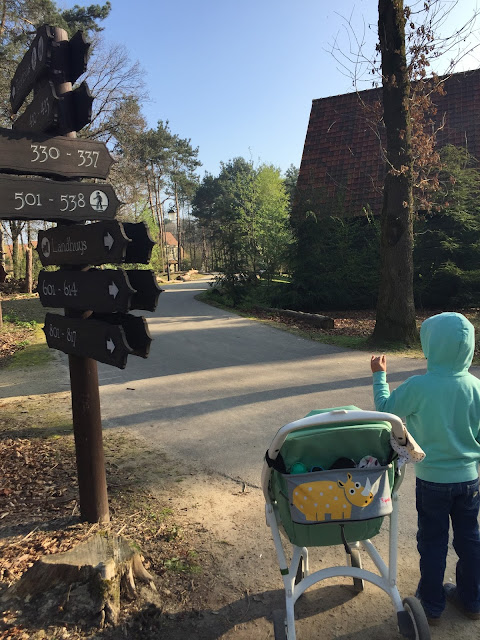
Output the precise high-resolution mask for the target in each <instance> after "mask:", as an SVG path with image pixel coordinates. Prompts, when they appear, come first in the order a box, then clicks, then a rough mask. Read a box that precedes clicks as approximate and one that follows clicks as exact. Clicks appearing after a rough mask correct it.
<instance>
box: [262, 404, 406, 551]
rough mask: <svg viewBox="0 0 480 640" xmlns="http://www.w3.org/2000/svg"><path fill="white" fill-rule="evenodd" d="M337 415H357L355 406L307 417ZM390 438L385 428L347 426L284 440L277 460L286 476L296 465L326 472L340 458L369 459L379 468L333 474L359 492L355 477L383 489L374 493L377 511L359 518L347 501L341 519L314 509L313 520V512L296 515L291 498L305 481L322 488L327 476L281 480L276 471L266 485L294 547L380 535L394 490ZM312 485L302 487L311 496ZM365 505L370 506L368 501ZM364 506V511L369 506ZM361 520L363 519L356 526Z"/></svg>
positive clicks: (379, 425)
mask: <svg viewBox="0 0 480 640" xmlns="http://www.w3.org/2000/svg"><path fill="white" fill-rule="evenodd" d="M338 409H347V410H358V408H357V407H355V406H348V407H337V408H336V409H325V410H322V411H312V412H310V413H309V414H308V415H309V416H310V415H314V414H318V413H325V412H327V411H335V410H338ZM390 433H391V425H390V423H388V422H374V423H371V424H355V423H351V422H348V421H346V422H342V423H340V424H333V425H321V426H315V427H308V428H305V429H301V430H299V431H295V432H292V433H290V434H288V436H287V437H286V439H285V442H284V443H283V445H282V447H281V450H280V455H281V458H282V459H283V462H284V464H285V467H286V469H287V470H290V469H291V468H292V467H293V465H295V464H296V463H302V464H303V465H304V466H305V467H306V468H307V469H312V468H317V467H320V468H322V469H330V467H331V466H332V465H334V463H335V462H336V461H337V460H338V459H340V458H348V459H351V460H352V461H354V462H356V463H358V462H359V461H360V460H361V459H362V458H363V457H364V456H367V455H370V456H373V457H375V458H377V460H378V461H379V463H380V465H381V466H382V467H383V468H377V469H375V470H372V469H350V468H349V469H343V470H340V469H336V470H335V473H334V475H335V477H337V478H342V479H343V478H344V477H345V481H346V482H350V479H349V477H348V476H349V474H350V476H354V477H356V478H357V479H356V481H355V482H356V483H357V484H360V485H361V489H362V490H363V489H364V487H365V484H363V485H362V482H361V479H360V477H359V475H358V474H360V475H364V476H365V475H367V476H368V477H371V480H370V482H371V484H374V482H376V481H377V480H378V485H381V486H379V487H377V489H378V500H375V504H376V507H375V509H373V510H372V509H371V510H370V512H368V511H367V512H366V513H363V514H362V513H361V511H362V509H361V508H357V509H355V506H354V507H352V509H350V508H349V504H347V503H346V502H345V500H346V499H345V496H343V502H342V505H341V506H342V507H343V505H344V504H345V509H344V512H343V513H342V514H340V513H339V512H338V513H336V512H333V513H332V510H331V509H330V513H328V514H325V512H321V511H320V510H319V508H318V506H317V507H315V508H314V507H313V503H312V505H311V506H310V511H311V515H312V514H313V511H315V517H313V518H311V519H308V518H306V517H305V516H302V514H300V509H299V508H298V507H299V505H300V502H299V497H298V496H296V497H295V495H294V491H295V486H299V485H304V484H305V482H303V481H304V480H305V479H307V480H308V477H310V479H311V481H312V482H322V481H323V480H322V474H325V473H326V472H321V471H320V472H314V473H312V474H300V475H297V474H290V475H289V474H282V473H280V472H279V471H277V470H276V469H274V470H273V471H272V476H271V482H270V491H271V496H272V499H273V500H274V501H275V502H276V503H277V508H278V511H279V515H280V520H281V524H282V527H283V529H284V531H285V533H286V535H287V537H288V538H289V540H290V542H291V543H292V544H295V545H297V546H300V547H304V546H305V547H314V546H329V545H336V544H342V542H343V539H342V529H343V534H344V537H345V539H346V541H347V542H356V541H357V540H366V539H369V538H372V537H374V536H375V535H377V534H378V533H379V531H380V529H381V526H382V522H383V518H384V516H385V515H387V514H388V513H390V512H391V500H389V498H390V497H391V491H392V488H393V485H394V474H395V464H394V463H393V464H389V463H390V462H391V457H392V449H391V446H390ZM329 473H331V472H329ZM382 476H383V480H382ZM325 477H327V476H325ZM332 477H333V476H332ZM352 480H353V478H352ZM312 482H310V484H306V486H305V487H304V490H305V491H306V492H308V491H309V487H312V490H314V487H313V485H312ZM340 482H343V480H340ZM355 482H354V484H355ZM328 486H332V490H331V491H335V488H334V485H332V484H330V485H328ZM328 486H327V489H328ZM337 486H338V485H337ZM354 488H355V487H350V486H348V488H347V490H348V489H350V490H352V491H353V490H354ZM357 489H358V488H357ZM320 492H322V493H323V491H322V487H321V486H318V487H317V493H319V494H320ZM360 493H361V492H360ZM305 497H306V500H305ZM337 497H338V498H340V493H338V496H337ZM308 498H309V495H308V493H305V495H302V496H301V499H302V500H305V503H307V502H309V501H308ZM365 500H368V496H367V497H366V498H365ZM317 502H318V501H317ZM357 502H358V500H357ZM371 502H372V501H371ZM357 506H358V505H357ZM364 506H365V507H368V506H369V505H364ZM359 514H360V516H359V517H360V518H362V519H358V520H356V519H355V520H354V518H357V517H358V515H359ZM318 515H320V517H319V518H317V517H316V516H318ZM292 516H293V517H292ZM337 516H338V517H337ZM345 516H346V517H345ZM352 516H353V517H352ZM363 518H364V519H363Z"/></svg>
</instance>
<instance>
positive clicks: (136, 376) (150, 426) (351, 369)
mask: <svg viewBox="0 0 480 640" xmlns="http://www.w3.org/2000/svg"><path fill="white" fill-rule="evenodd" d="M207 286H208V285H207V282H205V281H195V282H189V283H178V284H173V285H169V286H167V287H165V288H166V291H165V292H164V293H162V294H161V296H160V301H159V304H158V308H157V311H156V312H155V313H154V314H150V315H149V316H148V325H149V329H150V332H151V334H152V337H153V338H154V340H153V343H152V348H151V352H150V355H149V357H148V359H147V360H143V359H140V358H135V357H132V356H130V357H129V360H128V364H127V367H126V369H125V370H123V371H121V370H118V369H114V368H112V367H107V366H103V365H100V367H99V379H100V383H101V401H102V416H103V424H104V427H105V428H111V427H118V426H121V427H127V428H131V429H132V430H134V431H137V432H139V433H140V434H141V435H142V436H144V437H146V438H147V439H148V440H149V441H151V442H152V443H154V444H155V445H156V446H158V447H161V448H162V449H165V451H166V452H167V453H168V454H169V455H173V456H174V457H175V458H177V459H178V460H179V461H180V464H181V461H182V460H185V463H186V465H188V466H193V467H194V468H199V469H202V470H207V471H215V472H218V473H220V474H222V475H224V476H227V477H230V478H233V479H238V480H241V481H243V482H245V483H247V484H249V485H253V486H259V485H260V477H259V476H260V470H261V465H262V457H263V454H264V452H265V450H266V449H267V447H268V446H269V444H270V442H271V440H272V438H273V436H274V434H275V432H276V431H277V430H278V429H279V428H280V427H281V426H282V425H283V424H286V423H287V422H290V421H292V420H296V419H298V418H301V417H303V416H304V415H306V414H307V413H308V412H309V411H311V410H312V409H320V408H330V407H338V406H346V405H356V406H358V407H360V408H361V409H373V399H372V392H371V373H370V364H369V359H370V355H369V354H367V353H365V352H358V351H349V350H345V349H339V348H336V347H333V346H329V345H323V344H319V343H315V342H312V341H309V340H306V339H303V338H299V337H296V336H294V335H291V334H289V333H287V332H284V331H281V330H278V329H274V328H271V327H269V326H266V325H264V324H262V323H260V322H255V321H250V320H247V319H244V318H241V317H239V316H237V315H234V314H232V313H228V312H226V311H223V310H220V309H217V308H215V307H211V306H209V305H206V304H204V303H202V302H199V301H197V300H195V299H194V296H195V295H196V294H197V293H199V291H201V290H202V289H204V288H206V287H207ZM423 367H424V363H423V362H421V361H417V360H413V359H407V358H393V359H391V360H390V362H389V371H390V373H389V381H390V382H391V383H393V384H394V385H396V384H398V383H400V382H401V381H402V380H404V379H405V378H406V377H407V376H409V375H412V374H414V373H418V372H420V371H422V370H423Z"/></svg>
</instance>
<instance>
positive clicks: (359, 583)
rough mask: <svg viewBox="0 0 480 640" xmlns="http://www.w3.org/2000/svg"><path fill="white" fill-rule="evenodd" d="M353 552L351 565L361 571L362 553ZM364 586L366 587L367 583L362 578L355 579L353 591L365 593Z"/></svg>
mask: <svg viewBox="0 0 480 640" xmlns="http://www.w3.org/2000/svg"><path fill="white" fill-rule="evenodd" d="M351 551H352V554H351V555H350V554H349V558H350V565H351V566H352V567H355V568H356V569H361V568H362V558H361V557H360V551H359V550H358V549H352V550H351ZM364 586H365V583H364V581H363V580H362V579H361V578H354V579H353V589H354V591H356V592H357V593H360V591H363V589H364Z"/></svg>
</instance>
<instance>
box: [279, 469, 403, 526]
mask: <svg viewBox="0 0 480 640" xmlns="http://www.w3.org/2000/svg"><path fill="white" fill-rule="evenodd" d="M390 467H391V465H389V466H386V467H378V468H375V469H369V468H365V469H332V470H330V471H315V472H312V473H302V474H283V477H284V478H285V480H286V482H287V486H288V497H289V504H290V514H291V518H292V521H293V522H297V523H299V524H309V523H312V524H313V523H320V522H335V521H340V522H341V521H345V520H349V521H356V520H369V519H370V518H378V517H379V516H386V515H388V514H389V513H391V512H392V498H391V490H390V483H389V480H388V469H389V468H390Z"/></svg>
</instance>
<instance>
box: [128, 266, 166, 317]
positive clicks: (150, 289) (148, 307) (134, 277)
mask: <svg viewBox="0 0 480 640" xmlns="http://www.w3.org/2000/svg"><path fill="white" fill-rule="evenodd" d="M126 273H127V278H128V281H129V283H130V286H131V287H133V289H135V293H134V294H133V297H132V300H131V307H130V308H131V309H141V310H142V311H155V309H156V308H157V304H158V298H159V296H160V294H161V293H162V291H163V289H160V287H159V286H158V284H157V279H156V277H155V274H154V272H153V271H151V270H150V269H128V270H127V272H126Z"/></svg>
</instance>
